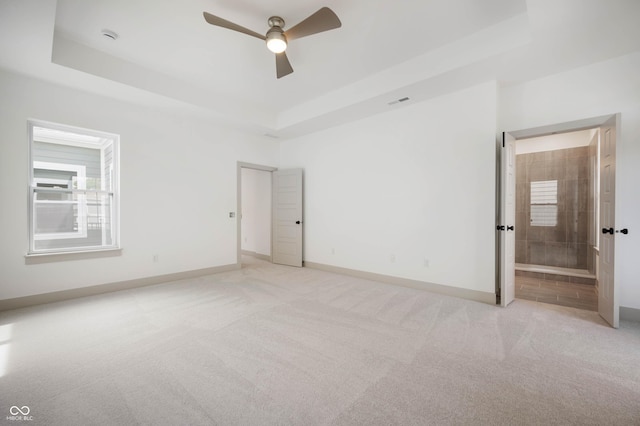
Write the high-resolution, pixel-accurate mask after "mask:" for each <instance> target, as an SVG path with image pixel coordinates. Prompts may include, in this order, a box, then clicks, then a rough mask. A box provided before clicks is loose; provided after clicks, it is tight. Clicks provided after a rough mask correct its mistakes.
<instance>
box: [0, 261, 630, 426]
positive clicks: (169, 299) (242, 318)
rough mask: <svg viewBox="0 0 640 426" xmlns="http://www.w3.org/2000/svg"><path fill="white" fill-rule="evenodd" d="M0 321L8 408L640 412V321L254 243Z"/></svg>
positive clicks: (559, 418)
mask: <svg viewBox="0 0 640 426" xmlns="http://www.w3.org/2000/svg"><path fill="white" fill-rule="evenodd" d="M0 324H2V325H1V328H0V330H3V333H4V336H5V337H4V338H5V340H4V342H3V341H0V345H1V346H0V348H2V350H3V351H4V352H2V353H4V354H5V359H4V362H3V364H4V365H2V364H0V373H1V372H2V371H3V370H4V375H3V377H0V423H2V422H4V423H8V424H18V422H17V421H12V420H7V419H6V416H9V415H10V414H9V411H10V407H12V406H18V407H23V406H28V407H29V408H30V414H29V415H30V416H32V421H30V422H28V424H32V425H35V424H47V425H75V424H148V425H186V424H196V425H197V424H203V425H215V424H219V425H236V424H243V425H271V424H278V425H286V424H295V425H316V424H319V425H324V424H345V425H347V424H348V425H350V424H355V425H378V424H379V425H389V424H400V425H414V424H415V425H417V424H420V425H423V424H434V425H442V424H474V425H475V424H490V425H499V424H510V425H522V424H544V425H554V424H558V425H560V424H562V425H566V424H577V425H590V424H594V425H599V424H601V425H632V424H635V425H638V424H640V324H637V323H625V322H622V324H621V328H620V329H619V330H614V329H611V328H609V327H608V326H607V325H606V324H605V323H604V322H603V321H602V320H601V319H600V318H599V317H598V315H597V314H596V313H594V312H588V311H583V310H577V309H573V308H565V307H561V306H551V305H542V304H537V303H535V302H529V301H524V300H516V301H515V302H514V303H513V304H512V305H511V306H509V307H508V308H506V309H502V308H499V307H494V306H490V305H485V304H481V303H476V302H471V301H466V300H461V299H455V298H451V297H446V296H441V295H437V294H431V293H427V292H421V291H419V290H414V289H409V288H402V287H396V286H391V285H386V284H383V283H377V282H372V281H366V280H360V279H354V278H350V277H345V276H341V275H336V274H331V273H327V272H322V271H316V270H311V269H307V268H303V269H296V268H288V267H283V266H277V265H271V264H269V263H266V262H263V261H258V260H249V261H248V264H247V265H245V267H244V268H243V269H242V270H241V271H234V272H228V273H223V274H218V275H212V276H207V277H202V278H198V279H190V280H185V281H179V282H174V283H167V284H163V285H157V286H153V287H146V288H141V289H136V290H129V291H123V292H118V293H111V294H107V295H102V296H97V297H90V298H84V299H78V300H72V301H67V302H62V303H55V304H49V305H44V306H39V307H32V308H26V309H20V310H15V311H9V312H4V313H2V314H0ZM0 359H1V358H0ZM0 362H1V361H0ZM22 424H25V423H22Z"/></svg>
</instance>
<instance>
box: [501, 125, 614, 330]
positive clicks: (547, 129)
mask: <svg viewBox="0 0 640 426" xmlns="http://www.w3.org/2000/svg"><path fill="white" fill-rule="evenodd" d="M612 120H613V122H614V123H615V124H614V126H615V129H616V145H617V148H616V150H618V149H619V147H620V144H621V141H622V137H621V132H620V127H621V116H620V113H616V114H609V115H602V116H598V117H592V118H586V119H582V120H576V121H568V122H564V123H558V124H552V125H547V126H540V127H533V128H528V129H521V130H515V131H506V133H509V134H511V135H512V136H513V137H515V139H516V141H517V140H519V139H527V138H533V137H540V136H549V135H553V134H556V133H569V132H575V131H579V130H587V129H593V128H599V127H602V126H604V125H606V124H607V123H610V122H611V121H612ZM500 135H502V133H500ZM496 169H498V167H496ZM500 178H501V177H500V176H499V174H498V176H497V179H496V180H497V182H499V179H500ZM615 185H616V189H617V187H618V180H616V183H615ZM496 188H497V189H498V190H497V191H496V206H499V205H500V202H501V201H502V198H501V197H502V195H501V193H500V191H499V183H497V184H496ZM616 192H617V191H616ZM617 200H618V199H617V198H616V205H617V204H618V201H617ZM619 210H620V209H617V208H616V209H615V218H614V222H615V223H620V221H619V220H618V218H619V214H620V213H619ZM498 217H499V214H498V212H497V211H496V218H498ZM497 220H499V219H496V223H497ZM496 238H497V237H496ZM496 253H500V248H499V247H496ZM502 262H504V259H503V258H502V256H501V255H499V254H498V255H497V262H496V267H497V268H498V269H497V271H499V270H500V268H501V265H502ZM618 269H619V266H618V262H615V259H614V282H613V292H614V311H616V312H615V314H614V315H615V316H616V317H617V316H618V315H619V310H620V304H619V293H620V292H619V285H618V284H617V280H616V278H615V277H616V276H619V274H618ZM496 277H497V282H496V289H497V292H496V297H497V296H498V295H499V294H502V292H503V289H502V287H501V280H500V279H499V273H498V272H496Z"/></svg>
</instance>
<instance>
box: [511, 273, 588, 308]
mask: <svg viewBox="0 0 640 426" xmlns="http://www.w3.org/2000/svg"><path fill="white" fill-rule="evenodd" d="M516 298H518V299H526V300H533V301H535V302H541V303H551V304H553V305H562V306H569V307H571V308H577V309H584V310H587V311H597V310H598V294H597V292H596V287H595V286H594V285H589V284H575V283H567V282H562V281H548V280H541V279H538V278H529V277H520V276H516Z"/></svg>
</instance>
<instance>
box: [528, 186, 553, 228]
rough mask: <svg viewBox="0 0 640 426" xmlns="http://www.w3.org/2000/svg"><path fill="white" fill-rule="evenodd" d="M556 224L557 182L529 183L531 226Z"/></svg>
mask: <svg viewBox="0 0 640 426" xmlns="http://www.w3.org/2000/svg"><path fill="white" fill-rule="evenodd" d="M557 224H558V181H557V180H544V181H536V182H531V226H556V225H557Z"/></svg>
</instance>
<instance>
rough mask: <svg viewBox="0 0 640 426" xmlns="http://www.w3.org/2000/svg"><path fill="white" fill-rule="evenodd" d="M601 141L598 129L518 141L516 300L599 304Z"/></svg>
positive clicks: (590, 307) (583, 306)
mask: <svg viewBox="0 0 640 426" xmlns="http://www.w3.org/2000/svg"><path fill="white" fill-rule="evenodd" d="M599 146H600V130H599V128H593V129H586V130H580V131H575V132H567V133H560V134H554V135H547V136H541V137H534V138H527V139H519V140H517V141H516V170H517V172H516V216H515V297H516V298H518V299H526V300H533V301H537V302H542V303H550V304H554V305H561V306H568V307H573V308H577V309H584V310H589V311H597V310H598V294H597V287H596V283H597V281H596V264H597V255H598V242H599V238H598V235H599V234H598V233H597V232H596V229H597V228H598V215H599Z"/></svg>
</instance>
